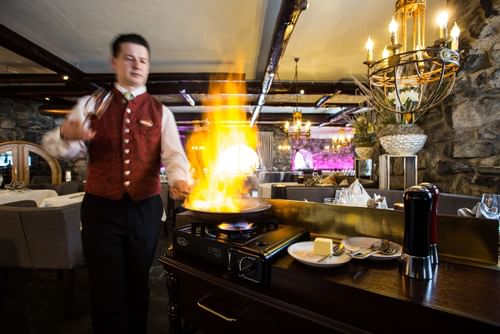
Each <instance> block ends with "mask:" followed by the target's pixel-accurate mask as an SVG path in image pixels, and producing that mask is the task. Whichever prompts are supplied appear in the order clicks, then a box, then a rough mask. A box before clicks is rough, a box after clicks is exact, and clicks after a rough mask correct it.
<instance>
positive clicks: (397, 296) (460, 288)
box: [160, 251, 500, 333]
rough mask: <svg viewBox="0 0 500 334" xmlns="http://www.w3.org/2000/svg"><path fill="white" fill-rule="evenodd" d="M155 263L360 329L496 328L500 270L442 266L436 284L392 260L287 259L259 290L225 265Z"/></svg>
mask: <svg viewBox="0 0 500 334" xmlns="http://www.w3.org/2000/svg"><path fill="white" fill-rule="evenodd" d="M160 262H162V263H163V264H164V265H165V268H166V269H167V270H170V271H172V270H173V271H175V272H178V273H180V274H181V275H191V276H196V277H198V278H203V279H204V280H207V281H209V282H211V283H213V284H217V285H218V286H220V287H222V288H224V289H228V290H232V291H233V292H237V293H238V294H242V295H245V296H249V297H251V298H254V299H255V300H262V301H263V302H265V303H279V304H280V305H281V307H283V305H289V307H290V308H294V309H299V310H304V312H306V310H307V312H312V314H314V315H315V316H316V315H317V317H319V318H320V319H322V318H324V319H332V320H335V321H340V322H342V323H345V324H347V325H350V326H353V327H355V328H359V329H360V330H362V331H363V330H364V331H369V332H375V333H388V332H400V333H401V332H405V333H409V332H422V331H426V332H427V333H429V332H430V333H433V332H445V331H446V332H449V331H450V330H452V329H459V330H460V332H464V331H468V330H472V331H474V332H475V333H488V332H497V333H498V332H499V330H500V272H498V271H495V270H491V269H482V268H477V267H471V266H467V265H461V264H454V263H446V262H442V263H441V264H440V265H439V266H438V268H437V270H436V271H435V278H434V279H433V280H431V281H420V280H415V279H410V278H407V277H404V276H402V275H400V274H399V263H398V261H395V260H391V261H374V260H351V261H350V262H349V263H347V264H344V265H342V266H339V267H335V268H313V267H309V266H306V265H304V264H301V263H299V262H297V261H296V260H294V259H293V258H292V257H290V256H289V255H288V254H285V255H284V256H282V257H280V258H279V259H277V260H276V261H275V262H274V263H273V265H272V276H271V284H270V285H269V286H267V287H262V286H255V285H249V284H248V283H246V282H242V281H237V280H235V279H232V278H230V277H228V275H227V274H226V272H225V269H224V268H223V267H219V266H216V265H213V264H210V263H207V262H205V261H200V260H198V259H195V258H193V257H188V256H182V255H174V254H173V253H172V252H170V251H168V252H167V253H166V254H165V255H164V256H162V257H161V258H160Z"/></svg>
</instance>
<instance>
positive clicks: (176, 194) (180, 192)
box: [170, 180, 191, 199]
mask: <svg viewBox="0 0 500 334" xmlns="http://www.w3.org/2000/svg"><path fill="white" fill-rule="evenodd" d="M190 191H191V187H190V186H189V185H188V184H187V182H186V181H183V180H177V181H175V182H174V184H173V185H172V186H171V187H170V196H172V198H173V199H184V198H185V197H186V196H187V195H189V192H190Z"/></svg>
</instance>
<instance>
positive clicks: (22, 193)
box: [0, 189, 57, 206]
mask: <svg viewBox="0 0 500 334" xmlns="http://www.w3.org/2000/svg"><path fill="white" fill-rule="evenodd" d="M56 196H57V192H56V191H55V190H52V189H16V190H6V189H4V190H0V204H6V203H10V202H17V201H25V200H32V201H35V202H36V205H37V206H40V204H41V203H42V202H43V200H44V199H46V198H50V197H56Z"/></svg>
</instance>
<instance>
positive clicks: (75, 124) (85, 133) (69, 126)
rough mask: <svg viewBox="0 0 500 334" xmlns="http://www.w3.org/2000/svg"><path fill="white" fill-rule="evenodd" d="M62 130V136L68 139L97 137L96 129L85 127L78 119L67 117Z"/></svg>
mask: <svg viewBox="0 0 500 334" xmlns="http://www.w3.org/2000/svg"><path fill="white" fill-rule="evenodd" d="M60 131H61V132H60V133H61V137H62V138H64V139H67V140H90V139H92V138H94V137H95V131H93V130H91V129H86V128H84V127H83V126H82V123H81V122H80V121H78V120H69V119H65V120H64V121H63V123H62V124H61V130H60Z"/></svg>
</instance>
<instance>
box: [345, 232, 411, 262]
mask: <svg viewBox="0 0 500 334" xmlns="http://www.w3.org/2000/svg"><path fill="white" fill-rule="evenodd" d="M380 241H382V239H379V238H367V237H351V238H346V239H344V240H342V243H343V244H344V247H345V249H346V250H348V251H350V252H357V251H359V250H360V249H363V248H369V247H370V246H371V245H372V244H373V243H375V242H380ZM391 243H392V244H395V245H396V246H397V251H396V253H394V254H391V255H386V254H382V253H375V254H372V255H371V256H369V257H368V259H371V260H381V261H384V260H394V259H397V258H399V257H401V253H402V251H403V247H402V246H401V245H400V244H398V243H395V242H394V241H391ZM352 258H353V259H355V258H356V255H355V256H353V257H352Z"/></svg>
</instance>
